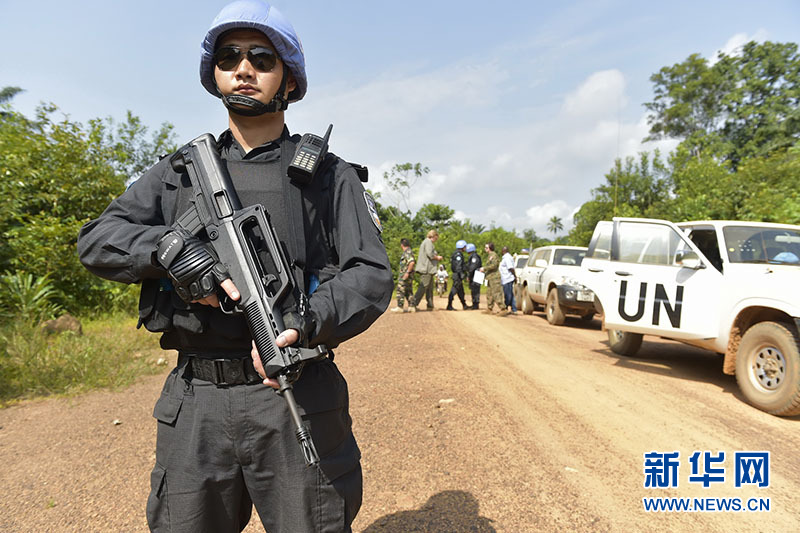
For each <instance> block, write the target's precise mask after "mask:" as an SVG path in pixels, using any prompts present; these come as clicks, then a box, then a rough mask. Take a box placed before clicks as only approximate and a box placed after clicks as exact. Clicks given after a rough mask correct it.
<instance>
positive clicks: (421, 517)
mask: <svg viewBox="0 0 800 533" xmlns="http://www.w3.org/2000/svg"><path fill="white" fill-rule="evenodd" d="M456 531H459V532H460V531H470V532H475V533H496V530H495V528H494V527H493V526H492V521H491V520H490V519H488V518H486V517H483V516H480V513H479V506H478V500H477V499H476V498H475V496H473V495H472V494H470V493H469V492H464V491H460V490H449V491H444V492H440V493H438V494H434V495H433V496H431V497H430V498H429V499H428V501H427V502H425V505H423V506H422V508H420V509H418V510H415V511H400V512H398V513H393V514H389V515H386V516H382V517H381V518H378V519H377V520H375V522H373V523H372V524H370V525H369V527H367V528H366V529H365V530H364V533H414V532H419V533H422V532H424V533H453V532H456Z"/></svg>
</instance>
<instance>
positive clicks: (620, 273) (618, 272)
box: [614, 270, 631, 276]
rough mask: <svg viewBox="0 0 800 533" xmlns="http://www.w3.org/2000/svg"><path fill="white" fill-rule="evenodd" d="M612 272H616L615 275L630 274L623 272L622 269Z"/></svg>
mask: <svg viewBox="0 0 800 533" xmlns="http://www.w3.org/2000/svg"><path fill="white" fill-rule="evenodd" d="M614 274H616V275H617V276H630V275H631V273H630V272H624V271H622V270H617V271H616V272H614Z"/></svg>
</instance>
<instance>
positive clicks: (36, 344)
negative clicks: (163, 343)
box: [0, 315, 163, 407]
mask: <svg viewBox="0 0 800 533" xmlns="http://www.w3.org/2000/svg"><path fill="white" fill-rule="evenodd" d="M161 357H163V352H161V349H160V348H159V346H158V335H155V334H153V333H149V332H147V331H145V330H144V329H140V330H137V329H136V319H135V318H132V317H130V316H120V315H116V316H106V317H101V318H97V319H91V320H84V321H83V335H76V334H74V333H72V332H63V333H60V334H53V335H48V334H46V333H44V332H42V331H41V330H40V328H38V327H36V326H32V325H26V324H23V323H20V322H16V323H11V324H7V325H4V326H3V327H0V407H2V406H6V405H8V404H9V403H13V402H14V401H17V400H22V399H30V398H36V397H40V396H49V395H57V394H74V393H78V392H84V391H88V390H92V389H98V388H118V387H124V386H126V385H129V384H131V383H133V381H134V380H135V379H136V378H137V377H139V376H141V375H144V374H154V373H157V372H159V371H160V370H163V366H159V365H158V359H159V358H161Z"/></svg>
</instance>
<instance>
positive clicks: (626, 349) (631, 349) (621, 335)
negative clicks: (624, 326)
mask: <svg viewBox="0 0 800 533" xmlns="http://www.w3.org/2000/svg"><path fill="white" fill-rule="evenodd" d="M643 337H644V335H642V334H641V333H631V332H629V331H620V330H618V329H609V330H608V345H609V346H610V347H611V351H612V352H614V353H616V354H619V355H625V356H627V357H633V356H634V355H636V352H638V351H639V348H641V346H642V338H643Z"/></svg>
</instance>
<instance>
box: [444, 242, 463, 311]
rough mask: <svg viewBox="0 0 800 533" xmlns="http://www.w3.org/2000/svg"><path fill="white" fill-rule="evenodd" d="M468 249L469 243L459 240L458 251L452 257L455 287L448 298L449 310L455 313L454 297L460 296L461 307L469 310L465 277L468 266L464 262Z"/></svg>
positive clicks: (451, 268) (451, 267)
mask: <svg viewBox="0 0 800 533" xmlns="http://www.w3.org/2000/svg"><path fill="white" fill-rule="evenodd" d="M466 248H467V241H465V240H463V239H462V240H459V241H458V242H457V243H456V251H455V252H453V254H452V255H451V256H450V270H451V271H452V272H453V286H452V287H450V295H449V296H448V297H447V310H448V311H455V308H454V307H453V297H454V296H456V295H457V296H458V299H459V300H461V307H463V308H464V309H466V308H467V302H466V300H465V299H464V283H463V281H464V277H465V276H466V274H467V265H466V261H465V260H464V250H465V249H466Z"/></svg>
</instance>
